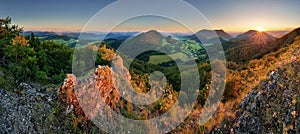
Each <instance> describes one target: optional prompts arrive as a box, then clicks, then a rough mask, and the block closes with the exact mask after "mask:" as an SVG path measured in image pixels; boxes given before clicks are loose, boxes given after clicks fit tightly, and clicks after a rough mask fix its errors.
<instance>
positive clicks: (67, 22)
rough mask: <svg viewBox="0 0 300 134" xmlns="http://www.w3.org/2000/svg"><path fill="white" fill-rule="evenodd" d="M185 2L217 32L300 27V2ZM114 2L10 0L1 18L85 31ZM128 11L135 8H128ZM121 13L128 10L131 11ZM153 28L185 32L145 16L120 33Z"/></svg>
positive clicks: (27, 27) (29, 25) (27, 24)
mask: <svg viewBox="0 0 300 134" xmlns="http://www.w3.org/2000/svg"><path fill="white" fill-rule="evenodd" d="M185 1H186V2H188V3H189V4H191V5H192V6H194V7H196V8H197V9H198V10H200V12H201V13H202V14H204V16H205V17H206V18H207V19H208V21H209V22H210V24H211V26H212V28H213V29H223V30H225V31H227V32H245V31H247V30H250V29H257V28H258V27H261V28H263V29H265V30H266V31H281V30H283V31H284V30H287V31H288V30H292V29H294V28H297V27H300V15H299V13H300V8H299V5H300V1H299V0H276V1H275V0H185ZM113 2H115V1H114V0H90V1H88V2H85V1H83V0H81V1H79V0H78V1H77V0H47V1H46V0H45V1H41V0H26V1H24V0H21V1H20V0H7V1H5V2H3V1H2V2H1V4H0V18H5V17H7V16H9V17H11V18H12V22H13V23H14V24H18V25H20V26H21V27H24V30H43V31H81V30H82V29H83V28H84V26H85V24H86V23H87V22H88V21H89V20H90V19H91V17H93V16H94V15H95V14H96V13H97V12H98V11H99V10H101V9H102V8H104V7H106V6H108V5H109V4H111V3H113ZM144 6H148V5H144ZM127 8H134V7H129V6H128V7H127ZM168 8H170V7H168ZM118 10H119V11H126V10H127V9H118ZM178 16H179V17H181V16H182V17H185V16H187V15H186V14H178ZM106 17H107V18H113V17H120V16H106ZM189 21H193V20H192V19H191V20H189ZM153 22H155V23H153ZM108 23H109V22H108ZM154 24H155V25H154ZM197 26H198V25H196V24H195V27H193V28H194V29H197V30H201V29H203V27H197ZM104 27H105V25H104ZM149 27H154V29H158V30H161V31H166V32H176V31H177V32H184V29H182V28H180V27H181V26H179V25H177V26H176V24H175V23H172V22H171V21H170V20H166V19H162V18H159V17H154V18H151V17H150V18H149V17H144V18H142V19H136V20H131V21H128V22H127V23H126V24H124V25H122V26H120V27H119V29H118V30H119V31H142V30H147V29H149ZM103 32H104V31H103Z"/></svg>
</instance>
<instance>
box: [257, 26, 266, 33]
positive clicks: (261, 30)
mask: <svg viewBox="0 0 300 134" xmlns="http://www.w3.org/2000/svg"><path fill="white" fill-rule="evenodd" d="M256 30H257V31H258V32H263V31H265V28H263V27H257V28H256Z"/></svg>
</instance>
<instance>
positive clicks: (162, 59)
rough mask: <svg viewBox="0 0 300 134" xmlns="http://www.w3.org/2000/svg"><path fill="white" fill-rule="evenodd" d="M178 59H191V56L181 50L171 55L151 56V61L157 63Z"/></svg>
mask: <svg viewBox="0 0 300 134" xmlns="http://www.w3.org/2000/svg"><path fill="white" fill-rule="evenodd" d="M172 58H173V59H172ZM176 59H180V60H182V61H187V60H189V57H188V56H187V55H186V54H184V53H181V52H178V53H174V54H170V55H152V56H150V59H149V63H151V64H156V65H157V64H160V63H164V62H169V61H172V60H176Z"/></svg>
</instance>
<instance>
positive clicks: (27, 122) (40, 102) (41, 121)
mask: <svg viewBox="0 0 300 134" xmlns="http://www.w3.org/2000/svg"><path fill="white" fill-rule="evenodd" d="M47 90H48V89H45V88H41V89H35V88H33V87H31V86H30V85H29V84H27V83H21V84H20V86H19V87H18V88H16V89H15V90H14V91H6V90H4V89H0V133H46V132H59V131H61V130H60V129H61V128H60V126H59V125H60V124H57V125H56V124H55V122H52V121H55V120H56V119H54V118H56V117H55V115H54V113H55V111H54V110H55V108H57V106H55V105H56V101H57V100H58V99H57V97H55V96H56V91H55V90H50V91H47Z"/></svg>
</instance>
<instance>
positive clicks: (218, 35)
mask: <svg viewBox="0 0 300 134" xmlns="http://www.w3.org/2000/svg"><path fill="white" fill-rule="evenodd" d="M231 38H233V36H232V35H230V34H229V33H226V32H225V31H224V30H222V29H219V30H207V29H203V30H200V31H199V32H197V33H196V34H194V35H191V36H189V37H188V39H191V40H196V41H198V42H200V43H201V42H206V43H208V42H210V43H217V42H219V41H221V42H224V41H227V40H229V39H231Z"/></svg>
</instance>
